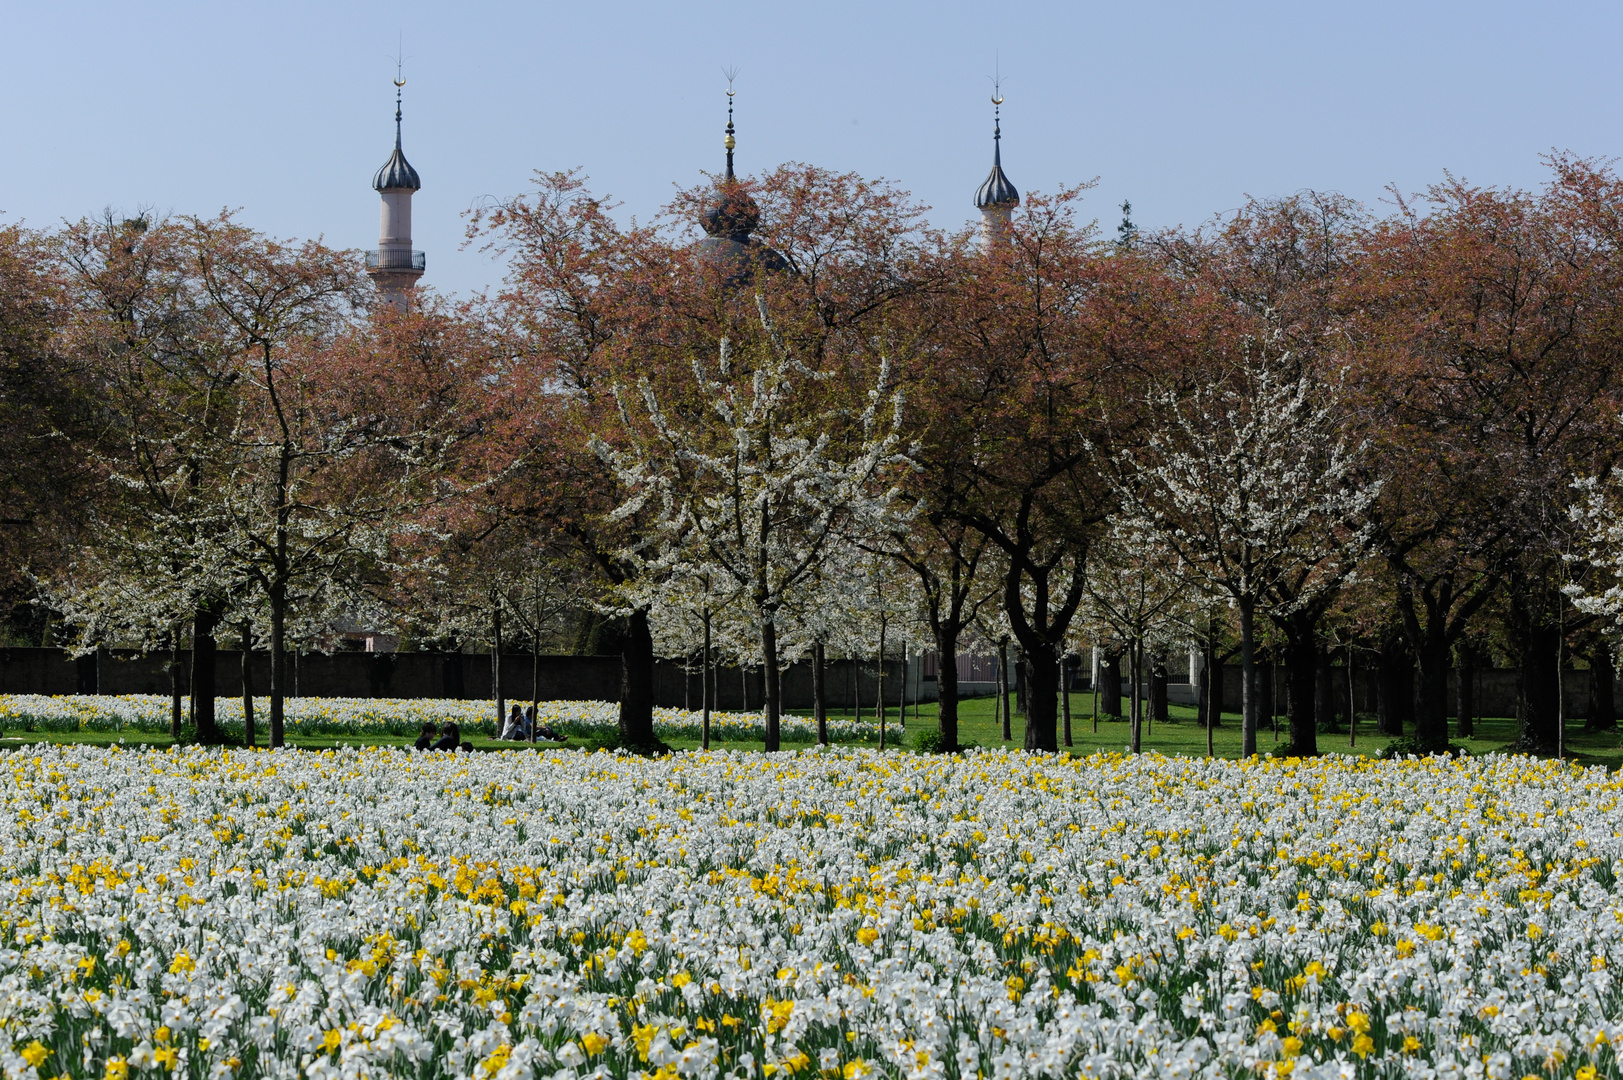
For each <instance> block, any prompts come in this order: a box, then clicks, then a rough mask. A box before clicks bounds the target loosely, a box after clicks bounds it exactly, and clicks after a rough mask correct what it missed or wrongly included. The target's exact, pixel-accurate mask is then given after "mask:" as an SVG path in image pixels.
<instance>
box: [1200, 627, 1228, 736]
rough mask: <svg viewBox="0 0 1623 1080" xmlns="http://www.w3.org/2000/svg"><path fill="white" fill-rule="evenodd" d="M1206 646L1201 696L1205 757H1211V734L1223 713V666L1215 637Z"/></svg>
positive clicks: (1209, 639)
mask: <svg viewBox="0 0 1623 1080" xmlns="http://www.w3.org/2000/svg"><path fill="white" fill-rule="evenodd" d="M1209 630H1210V624H1208V632H1209ZM1206 644H1207V648H1208V649H1209V650H1210V652H1209V653H1208V654H1207V659H1206V672H1205V674H1206V685H1205V687H1204V688H1203V691H1202V695H1201V696H1202V701H1203V704H1204V705H1205V707H1206V756H1207V757H1212V756H1213V752H1214V751H1213V747H1212V732H1213V730H1214V729H1215V728H1216V727H1217V718H1218V717H1219V716H1221V715H1222V713H1223V665H1222V663H1221V662H1219V660H1218V656H1217V639H1216V635H1215V634H1212V635H1210V636H1209V637H1208V638H1207V639H1206Z"/></svg>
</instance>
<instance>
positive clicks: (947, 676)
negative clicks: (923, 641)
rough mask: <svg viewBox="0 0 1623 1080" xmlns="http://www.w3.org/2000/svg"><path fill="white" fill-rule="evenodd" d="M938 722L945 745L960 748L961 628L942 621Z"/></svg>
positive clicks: (938, 651) (938, 637)
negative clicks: (959, 680)
mask: <svg viewBox="0 0 1623 1080" xmlns="http://www.w3.org/2000/svg"><path fill="white" fill-rule="evenodd" d="M935 647H936V654H937V655H938V656H939V657H940V660H939V662H938V663H937V665H936V670H937V672H938V674H937V675H936V684H935V685H936V723H937V726H938V728H939V729H940V731H941V749H943V750H946V751H952V750H956V749H958V630H957V628H956V627H953V626H948V625H946V624H942V625H941V626H940V627H939V628H938V629H937V630H936V638H935Z"/></svg>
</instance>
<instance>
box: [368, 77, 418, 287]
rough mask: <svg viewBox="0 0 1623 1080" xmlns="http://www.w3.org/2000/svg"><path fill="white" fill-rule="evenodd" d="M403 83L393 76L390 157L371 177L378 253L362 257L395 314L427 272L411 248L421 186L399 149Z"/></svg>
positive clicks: (369, 253) (413, 170)
mask: <svg viewBox="0 0 1623 1080" xmlns="http://www.w3.org/2000/svg"><path fill="white" fill-rule="evenodd" d="M405 85H406V80H405V79H402V78H400V77H399V74H398V73H396V77H395V81H394V86H395V90H394V153H393V154H392V155H390V157H389V160H388V161H386V162H384V163H383V168H381V169H379V170H378V171H377V175H375V176H373V177H372V187H373V189H374V190H375V191H377V192H378V194H379V195H381V196H382V197H383V214H382V220H381V222H380V225H379V229H378V249H377V250H376V251H369V252H367V253H366V272H367V274H368V275H370V276H371V278H372V281H373V282H374V283H375V284H376V285H377V287H378V292H379V293H381V294H382V295H383V301H384V303H386V304H390V305H392V306H393V307H394V308H395V309H396V310H398V311H404V310H405V309H406V303H407V299H408V297H410V295H411V290H412V289H413V288H414V287H415V286H416V284H417V279H418V278H420V277H422V276H423V271H424V270H425V269H427V265H428V262H427V259H426V258H425V257H424V255H423V253H422V252H421V251H413V250H412V247H411V197H412V195H413V194H415V193H416V192H417V191H418V190H419V189H420V188H421V187H422V186H423V182H422V181H421V180H420V179H418V176H417V170H416V169H414V168H412V167H411V163H410V162H409V161H407V160H406V155H405V154H404V153H403V152H402V151H401V149H400V88H401V87H403V86H405Z"/></svg>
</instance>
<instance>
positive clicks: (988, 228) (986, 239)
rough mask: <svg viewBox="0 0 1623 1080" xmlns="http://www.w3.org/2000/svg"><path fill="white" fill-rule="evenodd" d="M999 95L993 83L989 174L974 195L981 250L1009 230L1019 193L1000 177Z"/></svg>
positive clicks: (1005, 177) (1000, 104)
mask: <svg viewBox="0 0 1623 1080" xmlns="http://www.w3.org/2000/svg"><path fill="white" fill-rule="evenodd" d="M1002 106H1003V94H1002V92H1001V91H1000V89H999V88H998V86H997V84H996V83H993V88H992V171H991V172H990V173H988V174H987V177H986V182H985V183H983V184H981V186H980V190H979V191H977V192H975V205H976V206H977V207H979V208H980V211H981V250H982V251H986V250H989V249H990V248H991V245H992V244H993V243H995V242H996V240H997V239H998V238H999V237H1001V236H1004V235H1006V234H1007V233H1008V231H1009V214H1010V213H1011V212H1012V211H1013V210H1014V208H1015V207H1017V206H1019V205H1020V193H1019V192H1018V191H1016V190H1015V188H1014V185H1013V184H1011V183H1009V178H1008V177H1007V176H1004V175H1003V150H1002V143H1003V122H1002V117H1001V115H1000V114H1001V112H1002Z"/></svg>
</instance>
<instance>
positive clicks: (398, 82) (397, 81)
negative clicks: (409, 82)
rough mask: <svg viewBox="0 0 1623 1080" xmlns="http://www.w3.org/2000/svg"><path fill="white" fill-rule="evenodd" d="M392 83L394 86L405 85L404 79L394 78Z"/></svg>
mask: <svg viewBox="0 0 1623 1080" xmlns="http://www.w3.org/2000/svg"><path fill="white" fill-rule="evenodd" d="M394 84H395V85H396V86H405V85H406V80H405V79H396V80H394Z"/></svg>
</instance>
